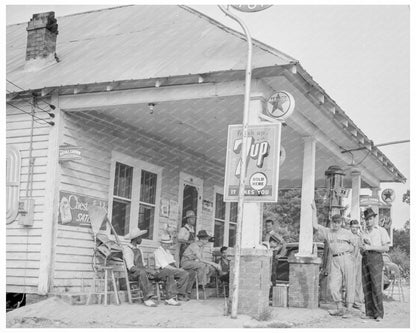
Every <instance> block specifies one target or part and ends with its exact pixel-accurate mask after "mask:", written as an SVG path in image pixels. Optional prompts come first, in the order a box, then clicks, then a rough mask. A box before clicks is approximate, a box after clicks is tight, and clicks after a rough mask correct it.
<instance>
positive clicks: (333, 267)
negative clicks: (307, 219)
mask: <svg viewBox="0 0 416 333" xmlns="http://www.w3.org/2000/svg"><path fill="white" fill-rule="evenodd" d="M331 220H332V221H331V222H332V223H331V228H326V227H324V226H323V225H320V224H318V218H317V216H316V206H315V202H313V203H312V224H313V228H314V229H315V230H318V232H319V233H320V234H321V235H322V236H323V238H324V239H325V240H326V241H327V243H328V247H329V255H330V257H331V264H330V270H329V272H330V273H329V276H328V287H329V290H330V293H331V296H332V298H333V300H334V302H335V304H336V306H337V309H336V310H329V311H328V312H329V314H330V315H332V316H342V317H343V318H350V317H351V310H352V304H353V302H354V293H355V276H354V259H353V256H352V254H353V252H354V249H355V247H356V241H355V240H354V237H353V235H352V233H351V232H350V231H349V230H345V229H344V228H341V223H342V217H341V215H338V214H336V215H333V216H332V218H331ZM343 282H344V283H343ZM343 285H344V287H345V291H346V297H345V300H346V305H347V310H346V311H344V308H343V305H342V293H341V288H342V286H343Z"/></svg>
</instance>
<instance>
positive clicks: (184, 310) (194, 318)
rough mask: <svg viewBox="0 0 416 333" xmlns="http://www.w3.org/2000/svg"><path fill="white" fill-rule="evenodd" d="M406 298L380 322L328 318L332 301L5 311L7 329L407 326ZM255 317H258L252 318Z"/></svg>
mask: <svg viewBox="0 0 416 333" xmlns="http://www.w3.org/2000/svg"><path fill="white" fill-rule="evenodd" d="M404 292H405V302H400V301H399V300H398V296H395V297H394V299H393V300H386V301H385V302H384V308H385V318H384V320H383V321H381V322H376V321H374V320H363V319H361V318H360V317H359V311H358V310H355V312H354V314H353V317H352V318H349V319H342V318H339V317H331V316H329V315H328V312H327V310H328V309H329V308H333V305H332V304H328V305H325V304H324V305H322V306H321V307H320V308H318V309H297V308H277V307H270V313H265V314H264V318H262V319H267V320H263V321H259V320H256V319H254V318H250V317H249V316H247V315H238V318H237V319H231V318H230V317H229V316H224V314H223V313H224V300H223V299H221V298H209V299H207V300H199V301H196V300H191V301H189V302H186V303H182V306H179V307H172V306H167V305H164V304H160V305H159V306H158V307H157V308H148V307H145V306H144V305H143V304H128V303H123V304H121V305H109V306H103V305H97V304H94V305H88V306H87V305H69V304H68V303H66V302H64V301H62V300H61V299H59V298H56V297H51V298H48V299H45V300H42V301H40V302H37V303H34V304H30V305H27V306H25V307H22V308H20V309H16V310H14V311H11V312H8V313H7V315H6V327H7V328H39V327H43V328H51V327H60V328H81V327H82V328H97V327H106V328H111V327H118V328H128V327H129V328H133V327H137V328H139V327H140V328H183V327H189V328H243V327H246V328H260V327H272V328H409V327H410V304H409V296H410V291H409V287H405V288H404ZM257 319H259V318H257Z"/></svg>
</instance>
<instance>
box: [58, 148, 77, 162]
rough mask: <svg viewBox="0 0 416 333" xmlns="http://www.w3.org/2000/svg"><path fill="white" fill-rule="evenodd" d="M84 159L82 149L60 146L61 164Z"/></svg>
mask: <svg viewBox="0 0 416 333" xmlns="http://www.w3.org/2000/svg"><path fill="white" fill-rule="evenodd" d="M80 159H82V156H81V147H76V146H69V145H64V146H59V162H64V161H75V160H80Z"/></svg>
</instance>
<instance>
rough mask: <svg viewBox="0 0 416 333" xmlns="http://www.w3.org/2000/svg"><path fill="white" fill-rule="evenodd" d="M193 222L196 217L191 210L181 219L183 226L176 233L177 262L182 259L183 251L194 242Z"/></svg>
mask: <svg viewBox="0 0 416 333" xmlns="http://www.w3.org/2000/svg"><path fill="white" fill-rule="evenodd" d="M195 222H196V216H195V213H194V211H193V210H188V211H186V213H185V217H184V218H183V223H184V225H183V226H182V228H181V229H180V230H179V233H178V243H179V244H180V247H179V260H181V259H182V256H183V253H184V252H185V249H186V248H187V247H188V246H189V244H191V243H192V242H193V241H194V240H195Z"/></svg>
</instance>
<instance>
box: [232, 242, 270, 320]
mask: <svg viewBox="0 0 416 333" xmlns="http://www.w3.org/2000/svg"><path fill="white" fill-rule="evenodd" d="M233 269H234V257H233V258H232V260H231V266H230V271H231V272H232V271H233ZM270 271H271V252H270V251H268V250H267V249H241V258H240V278H239V280H240V281H239V293H238V309H237V311H238V313H240V314H247V315H251V316H256V315H258V314H260V313H262V312H263V311H265V310H266V309H268V307H269V291H270ZM233 278H234V276H233V274H230V286H232V285H233ZM231 293H232V290H230V294H231Z"/></svg>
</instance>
